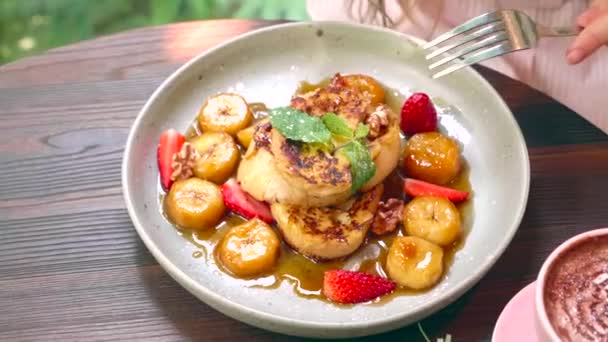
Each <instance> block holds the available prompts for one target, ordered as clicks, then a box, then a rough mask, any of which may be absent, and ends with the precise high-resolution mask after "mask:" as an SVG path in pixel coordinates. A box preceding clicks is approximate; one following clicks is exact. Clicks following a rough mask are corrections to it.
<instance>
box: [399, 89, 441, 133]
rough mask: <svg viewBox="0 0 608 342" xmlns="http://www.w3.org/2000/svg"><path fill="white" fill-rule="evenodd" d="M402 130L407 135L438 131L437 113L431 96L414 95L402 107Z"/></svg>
mask: <svg viewBox="0 0 608 342" xmlns="http://www.w3.org/2000/svg"><path fill="white" fill-rule="evenodd" d="M401 130H402V131H403V133H405V134H406V135H414V134H416V133H422V132H432V131H435V130H437V111H436V110H435V106H433V102H432V101H431V99H430V98H429V96H428V95H427V94H425V93H414V94H412V96H410V97H409V98H408V99H407V100H406V101H405V103H404V104H403V107H401Z"/></svg>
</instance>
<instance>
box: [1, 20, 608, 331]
mask: <svg viewBox="0 0 608 342" xmlns="http://www.w3.org/2000/svg"><path fill="white" fill-rule="evenodd" d="M271 24H272V23H271V22H260V21H236V20H231V21H227V20H224V21H206V22H190V23H180V24H174V25H169V26H161V27H152V28H144V29H138V30H134V31H128V32H124V33H120V34H116V35H113V36H108V37H102V38H99V39H95V40H92V41H87V42H82V43H78V44H75V45H71V46H67V47H63V48H60V49H56V50H52V51H49V52H48V53H45V54H43V55H40V56H36V57H31V58H27V59H24V60H21V61H17V62H15V63H12V64H8V65H4V66H2V67H0V307H1V308H2V313H1V314H0V340H7V341H8V340H18V341H49V340H58V341H109V340H122V341H135V340H141V341H188V340H193V341H203V340H204V341H221V340H241V339H245V338H246V339H247V340H249V341H282V340H299V339H296V338H293V337H288V336H282V335H277V334H273V333H270V332H266V331H263V330H260V329H257V328H253V327H250V326H247V325H245V324H243V323H240V322H238V321H235V320H233V319H230V318H228V317H226V316H224V315H222V314H220V313H218V312H216V311H215V310H213V309H211V308H210V307H208V306H206V305H205V304H203V303H201V302H200V301H198V300H197V299H196V298H195V297H194V296H192V295H190V294H189V293H188V292H186V291H185V290H184V289H182V288H181V287H180V286H179V285H178V284H177V283H176V282H174V281H173V280H172V279H171V278H170V277H169V276H168V275H167V273H165V272H164V271H163V270H162V269H161V268H160V267H159V266H158V264H157V263H156V261H155V260H154V258H153V257H152V256H151V255H150V253H149V252H148V251H147V250H146V248H145V247H144V245H143V244H142V242H141V241H140V240H139V238H138V237H137V235H136V233H135V230H134V229H133V227H132V224H131V221H130V219H129V216H128V214H127V211H126V209H125V207H124V203H123V199H122V195H121V188H120V164H121V156H122V151H123V147H124V144H125V141H126V136H127V133H128V130H129V127H130V125H131V123H132V122H133V119H134V118H135V116H136V114H137V113H138V111H139V110H140V108H141V107H142V105H143V104H144V102H145V100H146V99H147V97H148V96H149V95H151V93H152V92H153V91H154V89H155V88H156V87H157V86H158V85H159V84H160V83H161V82H162V81H163V80H164V79H165V78H166V77H167V76H169V75H170V73H171V72H173V71H174V70H175V69H176V68H177V67H178V66H180V65H181V64H182V63H184V62H186V61H187V60H188V59H190V58H191V57H193V56H195V55H196V54H199V53H200V52H202V51H203V50H205V49H207V48H209V47H211V46H214V45H216V44H218V43H220V42H222V41H225V40H226V39H228V38H231V37H234V36H236V35H238V34H240V33H243V32H247V31H250V30H252V29H255V28H259V27H262V26H266V25H271ZM479 70H480V71H481V73H482V74H483V75H484V76H485V77H486V78H487V79H488V80H489V81H490V82H491V83H492V85H493V86H494V87H495V88H496V89H497V90H498V92H499V93H500V94H501V95H502V96H503V97H504V98H505V99H506V101H507V103H508V104H509V106H510V107H511V109H512V110H513V112H514V113H515V115H516V118H517V121H518V122H519V124H520V125H521V127H522V130H523V132H524V135H525V138H526V141H527V143H528V147H529V150H530V161H531V168H532V181H531V191H530V198H529V204H528V208H527V212H526V215H525V217H524V220H523V223H522V225H521V228H520V229H519V232H518V233H517V235H516V237H515V239H514V240H513V242H512V244H511V245H510V247H509V248H508V249H507V251H506V252H505V254H504V255H503V256H502V258H501V259H500V260H499V261H498V263H497V264H496V265H495V266H494V267H493V268H492V270H491V271H490V272H489V273H488V274H487V276H486V277H484V278H483V280H481V282H480V283H479V284H478V285H477V286H475V287H474V288H473V289H472V290H471V291H469V292H468V293H467V294H466V295H465V296H463V297H462V298H461V299H460V300H458V301H457V302H456V303H454V304H453V305H450V306H449V307H448V308H446V309H444V310H442V311H441V312H440V313H438V314H436V315H434V316H432V317H429V318H427V319H425V320H424V321H423V322H422V324H423V326H424V327H425V329H426V331H427V332H428V333H429V334H430V335H432V336H434V337H440V336H443V335H445V334H446V333H450V334H452V336H453V338H454V341H489V340H490V337H491V333H492V329H493V326H494V323H495V321H496V319H497V318H498V315H499V313H500V311H501V310H502V308H503V307H504V305H505V304H506V303H507V302H508V300H509V299H510V298H511V297H512V296H513V295H514V294H515V293H516V292H517V291H518V290H519V289H520V288H521V287H523V286H524V285H526V284H527V283H528V282H530V281H532V280H534V279H535V276H536V274H537V272H538V270H539V268H540V265H541V264H542V262H543V260H544V258H545V257H546V256H547V255H548V253H549V252H550V251H551V250H552V249H553V248H555V247H556V246H557V245H558V244H559V243H560V242H562V241H563V240H565V239H566V238H568V237H570V236H572V235H574V234H576V233H580V232H583V231H585V230H589V229H592V228H599V227H604V226H608V210H607V205H606V203H608V137H607V136H606V135H605V134H604V133H602V132H601V131H599V130H598V129H596V128H594V127H593V126H592V125H590V124H589V123H588V122H586V121H585V120H584V119H582V118H581V117H580V116H578V115H577V114H576V113H574V112H572V111H571V110H569V109H568V108H565V107H564V106H562V105H560V104H559V103H556V102H555V101H554V100H552V99H550V98H548V97H546V96H544V95H543V94H540V93H538V92H536V91H534V90H532V89H530V88H529V87H527V86H525V85H523V84H521V83H519V82H516V81H514V80H511V79H508V78H506V77H504V76H501V75H499V74H497V73H495V72H492V71H490V70H487V69H483V68H479ZM581 96H584V94H581ZM504 209H505V210H509V208H504ZM384 338H391V340H398V341H419V340H422V337H421V336H420V334H419V333H418V331H417V329H416V327H415V326H413V327H408V328H404V329H401V330H398V331H394V332H390V333H387V334H383V335H379V336H374V337H369V338H366V339H365V340H382V339H384Z"/></svg>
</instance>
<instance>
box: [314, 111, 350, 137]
mask: <svg viewBox="0 0 608 342" xmlns="http://www.w3.org/2000/svg"><path fill="white" fill-rule="evenodd" d="M321 120H323V123H324V124H325V127H327V129H329V131H330V132H331V133H332V134H335V135H340V136H343V137H347V138H352V137H353V131H352V130H351V129H350V127H348V124H347V123H346V120H344V119H343V118H342V117H340V116H338V115H336V113H332V112H329V113H326V114H325V115H323V117H322V118H321Z"/></svg>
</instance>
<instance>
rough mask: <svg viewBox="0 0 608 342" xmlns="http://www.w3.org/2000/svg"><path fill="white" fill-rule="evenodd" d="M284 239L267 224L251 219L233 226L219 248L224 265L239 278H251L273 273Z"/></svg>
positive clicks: (219, 255)
mask: <svg viewBox="0 0 608 342" xmlns="http://www.w3.org/2000/svg"><path fill="white" fill-rule="evenodd" d="M280 247H281V240H279V237H278V236H277V234H276V233H275V232H274V230H272V228H271V227H270V226H269V225H267V224H266V223H264V222H262V221H260V220H258V219H255V218H254V219H252V220H250V221H248V222H246V223H243V224H241V225H238V226H235V227H232V228H231V229H230V231H228V233H227V234H226V235H225V236H224V238H223V239H222V241H221V243H220V244H219V245H218V249H219V250H218V254H217V255H218V257H219V259H220V261H221V262H222V265H224V267H226V268H227V269H228V270H230V272H232V273H233V274H234V275H235V276H237V277H250V276H254V275H258V274H261V273H264V272H268V271H270V270H272V268H273V267H274V265H275V264H276V262H277V259H278V257H279V252H280Z"/></svg>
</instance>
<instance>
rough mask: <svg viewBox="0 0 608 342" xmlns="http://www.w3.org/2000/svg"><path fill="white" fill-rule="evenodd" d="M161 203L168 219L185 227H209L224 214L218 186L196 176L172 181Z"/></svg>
mask: <svg viewBox="0 0 608 342" xmlns="http://www.w3.org/2000/svg"><path fill="white" fill-rule="evenodd" d="M163 205H164V210H165V213H166V214H167V216H168V217H169V220H170V221H171V222H173V223H175V224H177V225H178V226H180V227H182V228H187V229H206V228H211V227H213V226H215V225H216V224H217V223H218V222H219V220H220V219H221V218H222V216H224V200H223V199H222V194H221V192H220V188H219V187H218V186H217V185H215V184H213V183H211V182H208V181H205V180H202V179H198V178H188V179H185V180H179V181H177V182H175V183H173V186H171V190H169V193H168V194H167V196H166V197H165V200H164V203H163Z"/></svg>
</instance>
